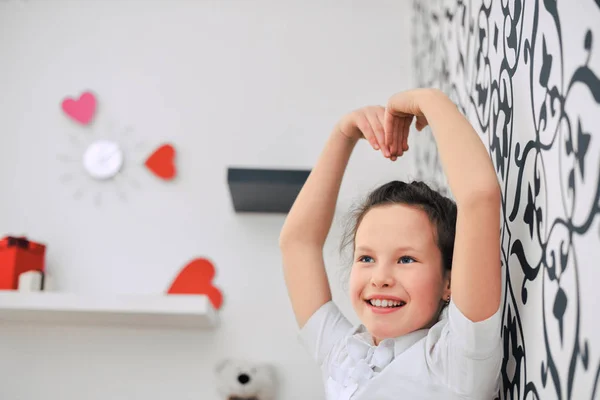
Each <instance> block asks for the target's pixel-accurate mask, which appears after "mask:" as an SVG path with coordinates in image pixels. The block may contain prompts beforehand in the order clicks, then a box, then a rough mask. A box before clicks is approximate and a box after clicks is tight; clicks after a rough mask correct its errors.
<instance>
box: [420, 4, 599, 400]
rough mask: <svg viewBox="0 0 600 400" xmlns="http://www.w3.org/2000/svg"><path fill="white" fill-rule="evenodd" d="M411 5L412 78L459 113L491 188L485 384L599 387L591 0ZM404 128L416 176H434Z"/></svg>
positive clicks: (521, 391)
mask: <svg viewBox="0 0 600 400" xmlns="http://www.w3.org/2000/svg"><path fill="white" fill-rule="evenodd" d="M413 8H414V37H413V48H414V53H415V70H416V73H417V83H418V85H419V86H421V87H426V86H428V87H437V88H440V89H442V90H443V91H444V92H446V93H447V94H448V95H449V96H450V97H451V98H452V99H453V100H454V101H455V102H456V104H457V105H458V107H459V108H460V109H461V111H462V112H463V113H464V114H465V115H467V116H468V118H469V120H470V121H471V123H472V124H473V126H474V127H475V128H476V129H477V131H478V132H479V133H480V135H481V139H482V140H483V141H484V143H485V144H486V145H487V148H488V150H489V155H490V157H491V159H492V161H493V163H494V166H495V168H496V172H497V176H498V180H499V182H500V184H501V187H502V191H503V201H502V263H503V265H504V266H505V267H507V268H505V270H504V271H505V291H504V311H503V318H504V324H503V329H502V332H501V334H502V338H503V341H504V361H503V365H502V384H501V389H500V392H499V393H498V398H500V399H543V400H546V399H574V400H580V399H581V400H584V399H600V387H599V386H600V309H599V307H600V301H599V300H597V299H598V298H599V297H600V293H595V292H594V290H596V288H598V289H597V290H598V292H600V1H599V0H570V1H562V2H558V1H557V0H471V1H469V0H414V2H413ZM413 136H414V137H413V139H412V140H414V141H415V142H416V144H415V146H414V147H413V148H415V151H416V155H415V157H416V161H417V168H418V172H417V174H418V178H420V179H424V180H426V181H429V182H434V183H436V184H439V185H441V186H444V185H445V179H444V176H443V171H442V167H441V164H440V162H439V159H438V157H437V153H436V147H435V142H434V140H433V137H432V136H431V134H430V133H427V132H425V133H414V134H413ZM411 147H412V146H411Z"/></svg>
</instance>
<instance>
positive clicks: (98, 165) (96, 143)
mask: <svg viewBox="0 0 600 400" xmlns="http://www.w3.org/2000/svg"><path fill="white" fill-rule="evenodd" d="M97 103H98V102H97V98H96V95H95V94H94V93H93V92H91V91H85V92H83V93H81V94H80V95H79V97H76V98H75V97H67V98H65V99H64V100H63V101H62V103H61V109H62V111H63V113H64V114H65V115H66V116H67V117H68V118H69V119H70V120H71V121H72V122H74V123H75V124H76V126H77V130H76V132H75V135H73V136H72V138H73V143H74V145H75V146H76V149H75V152H76V154H75V155H69V156H64V155H63V156H61V157H59V159H60V160H62V161H65V162H69V163H75V164H79V165H80V167H81V168H82V169H83V171H84V176H85V177H87V178H89V179H88V181H84V182H83V185H82V184H79V186H78V188H77V189H76V192H75V194H74V197H76V198H79V197H81V195H82V194H83V192H84V191H86V189H90V188H91V184H90V181H91V182H92V183H93V182H96V183H100V182H103V183H104V182H113V183H115V187H116V190H117V192H118V193H119V197H121V198H124V197H125V196H124V192H123V184H124V183H125V181H127V182H128V183H131V185H132V186H136V187H137V186H138V185H137V182H135V180H134V178H133V177H132V176H130V174H129V173H127V174H126V173H125V171H124V170H125V167H126V166H127V168H128V169H129V168H133V167H135V166H136V165H137V166H140V167H142V168H143V169H144V170H145V171H146V172H149V173H150V174H152V175H153V176H155V177H156V178H158V179H160V180H163V181H170V180H173V179H174V178H175V177H176V175H177V168H176V165H175V161H176V151H175V147H174V146H173V145H172V144H169V143H164V144H161V145H159V146H158V147H156V148H155V149H153V150H152V151H151V152H150V153H149V154H144V156H143V157H142V158H141V159H140V157H134V155H135V154H134V153H136V152H138V151H139V150H140V149H139V147H140V145H139V143H138V144H136V145H134V146H131V144H130V143H126V142H127V139H130V137H129V135H130V133H131V132H132V129H131V128H130V127H128V128H126V129H120V130H118V131H117V132H116V133H115V131H114V130H113V129H99V128H98V126H97V125H98V124H101V125H102V124H103V123H104V125H106V124H105V122H106V121H105V120H104V121H102V118H98V116H97V115H96V109H97ZM86 130H87V132H86ZM89 131H91V132H89ZM136 158H137V160H136ZM76 178H81V177H80V176H79V177H78V176H76V174H74V173H67V174H65V175H63V177H62V179H61V180H62V181H63V182H70V181H74V180H75V179H76ZM98 189H99V188H98V187H97V186H95V199H96V203H99V202H100V199H101V197H102V193H101V192H99V191H98Z"/></svg>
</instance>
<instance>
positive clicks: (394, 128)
mask: <svg viewBox="0 0 600 400" xmlns="http://www.w3.org/2000/svg"><path fill="white" fill-rule="evenodd" d="M430 90H431V89H415V90H409V91H406V92H401V93H397V94H395V95H393V96H392V97H391V98H390V100H389V101H388V105H387V107H386V109H385V117H384V130H385V140H384V143H383V145H384V146H386V147H387V148H388V151H389V153H390V158H391V159H392V161H393V160H396V157H401V156H402V155H403V154H404V152H405V151H408V134H409V132H410V125H411V124H412V121H413V118H414V117H416V118H417V125H416V127H417V130H418V131H420V130H422V129H423V128H425V127H426V126H427V124H428V122H427V118H425V115H424V114H423V112H422V110H421V104H422V101H423V100H422V99H423V97H424V95H425V94H426V93H427V91H430Z"/></svg>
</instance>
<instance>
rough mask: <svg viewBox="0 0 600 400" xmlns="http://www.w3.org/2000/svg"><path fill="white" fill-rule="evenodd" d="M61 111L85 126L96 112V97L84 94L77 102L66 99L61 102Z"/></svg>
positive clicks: (88, 93) (89, 93)
mask: <svg viewBox="0 0 600 400" xmlns="http://www.w3.org/2000/svg"><path fill="white" fill-rule="evenodd" d="M62 109H63V111H64V112H65V114H67V115H68V116H69V117H71V118H72V119H74V120H75V121H77V122H79V123H81V124H83V125H86V124H88V123H89V122H90V121H91V120H92V118H93V117H94V113H95V112H96V97H95V96H94V94H93V93H91V92H84V93H83V94H82V95H81V96H79V99H77V100H75V99H72V98H66V99H65V100H63V102H62Z"/></svg>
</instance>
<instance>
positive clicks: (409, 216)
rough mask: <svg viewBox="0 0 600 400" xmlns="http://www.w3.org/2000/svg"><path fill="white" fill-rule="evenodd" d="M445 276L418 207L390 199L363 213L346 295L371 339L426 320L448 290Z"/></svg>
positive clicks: (432, 231)
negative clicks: (384, 204) (388, 201)
mask: <svg viewBox="0 0 600 400" xmlns="http://www.w3.org/2000/svg"><path fill="white" fill-rule="evenodd" d="M449 277H450V274H449V273H445V272H444V270H443V266H442V257H441V252H440V250H439V248H438V247H437V244H436V238H435V227H434V226H433V225H432V224H431V222H430V221H429V218H428V216H427V214H426V213H425V212H424V211H422V210H420V209H419V208H417V207H413V206H407V205H401V204H394V205H386V206H378V207H374V208H372V209H371V210H369V211H368V212H367V213H366V214H365V215H364V217H363V219H362V222H361V223H360V225H359V227H358V229H357V231H356V237H355V250H354V261H353V265H352V271H351V273H350V297H351V300H352V305H353V307H354V310H355V311H356V313H357V315H358V317H359V318H360V320H361V321H362V323H363V325H365V327H366V328H367V330H368V331H369V332H370V333H371V335H373V338H374V340H375V343H379V341H381V340H383V339H386V338H394V337H398V336H401V335H404V334H406V333H409V332H412V331H415V330H418V329H421V328H426V327H430V326H432V325H433V323H435V322H436V321H437V318H438V315H439V311H440V306H441V305H442V304H443V303H442V302H443V301H444V300H445V299H446V298H447V297H448V296H449V295H450V281H449Z"/></svg>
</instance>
